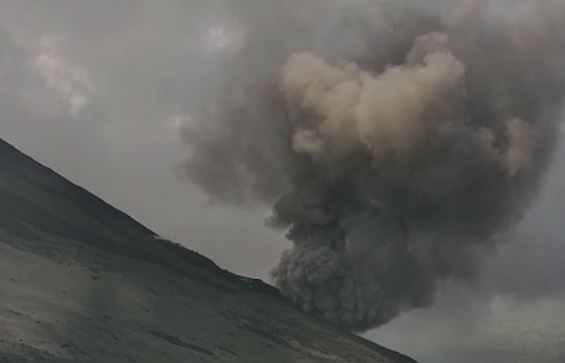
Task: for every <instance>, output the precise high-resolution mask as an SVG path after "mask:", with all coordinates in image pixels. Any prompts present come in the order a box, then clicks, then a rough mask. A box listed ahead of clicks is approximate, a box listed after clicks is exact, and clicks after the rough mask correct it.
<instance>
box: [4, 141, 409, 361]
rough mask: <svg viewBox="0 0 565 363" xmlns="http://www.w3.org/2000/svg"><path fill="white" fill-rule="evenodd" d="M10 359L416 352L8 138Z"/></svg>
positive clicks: (278, 357)
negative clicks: (342, 318) (362, 329)
mask: <svg viewBox="0 0 565 363" xmlns="http://www.w3.org/2000/svg"><path fill="white" fill-rule="evenodd" d="M0 296H1V298H0V361H2V362H29V361H43V362H226V363H227V362H249V363H252V362H257V363H264V362H280V363H288V362H304V363H305V362H312V363H313V362H343V363H345V362H347V363H356V362H359V363H366V362H375V363H405V362H406V363H408V362H414V361H413V360H412V359H410V358H408V357H405V356H403V355H401V354H399V353H396V352H393V351H390V350H388V349H386V348H383V347H381V346H379V345H377V344H374V343H372V342H369V341H366V340H364V339H362V338H360V337H358V336H355V335H353V334H351V333H349V332H347V331H343V330H340V329H339V328H336V327H334V326H332V325H330V324H329V323H326V322H324V321H321V320H320V319H318V318H317V317H314V316H310V315H308V314H306V313H304V312H302V311H300V310H298V309H297V308H295V307H294V306H293V305H292V304H290V303H289V302H287V301H286V300H285V299H284V298H283V297H282V296H281V295H280V294H279V292H278V290H276V289H275V288H273V287H271V286H270V285H268V284H265V283H263V282H262V281H260V280H255V279H250V278H245V277H241V276H238V275H236V274H233V273H230V272H228V271H226V270H223V269H221V268H220V267H218V266H217V265H216V264H214V263H213V262H212V261H211V260H209V259H208V258H206V257H204V256H202V255H200V254H198V253H196V252H193V251H190V250H188V249H186V248H184V247H182V246H181V245H180V244H177V243H174V242H171V241H168V240H164V239H162V238H159V237H158V235H157V234H156V233H155V232H152V231H151V230H149V229H147V228H145V227H144V226H142V225H141V224H139V223H137V222H136V221H135V220H133V219H132V218H130V217H129V216H127V215H126V214H124V213H122V212H120V211H118V210H116V209H115V208H113V207H112V206H110V205H109V204H107V203H105V202H104V201H102V200H100V199H99V198H97V197H96V196H94V195H92V194H91V193H89V192H88V191H86V190H84V189H82V188H80V187H79V186H76V185H74V184H73V183H71V182H69V181H68V180H66V179H65V178H63V177H61V176H59V175H58V174H56V173H55V172H53V171H52V170H50V169H48V168H46V167H44V166H42V165H40V164H39V163H37V162H36V161H34V160H33V159H31V158H29V157H27V156H26V155H24V154H22V153H21V152H19V151H18V150H16V149H15V148H14V147H12V146H11V145H9V144H7V143H6V142H4V141H2V140H0Z"/></svg>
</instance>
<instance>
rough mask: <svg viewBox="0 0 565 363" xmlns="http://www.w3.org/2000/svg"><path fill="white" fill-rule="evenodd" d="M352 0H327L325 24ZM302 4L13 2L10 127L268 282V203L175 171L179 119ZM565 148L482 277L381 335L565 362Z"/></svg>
mask: <svg viewBox="0 0 565 363" xmlns="http://www.w3.org/2000/svg"><path fill="white" fill-rule="evenodd" d="M359 1H361V0H359ZM454 1H455V0H454ZM315 2H316V1H315V0H309V1H304V2H302V4H303V5H302V6H304V7H306V8H308V7H309V6H313V5H312V4H314V3H315ZM339 2H340V0H331V1H329V0H328V1H326V4H329V5H327V7H324V9H323V10H324V11H327V13H324V14H323V15H324V19H325V22H321V24H322V23H323V24H331V23H332V22H333V21H334V20H335V16H336V14H334V13H332V11H331V9H332V4H334V5H335V4H338V3H339ZM285 4H286V3H285ZM288 4H297V3H296V2H293V1H291V2H288ZM287 6H291V5H283V4H282V3H280V2H279V3H277V2H276V1H274V0H273V1H258V0H238V1H231V2H230V1H226V0H214V1H210V0H207V1H206V0H185V1H181V0H167V1H159V2H157V1H152V0H97V1H88V0H84V1H81V0H79V1H75V0H50V1H27V0H0V110H1V114H0V137H2V138H4V139H6V140H7V141H9V142H11V143H13V144H15V145H16V146H17V147H19V148H20V149H21V150H23V151H24V152H26V153H28V154H30V155H32V156H33V157H35V158H37V159H38V160H39V161H41V162H43V163H45V164H46V165H48V166H50V167H52V168H54V169H55V170H56V171H57V172H59V173H61V174H62V175H64V176H66V177H67V178H69V179H71V180H72V181H74V182H76V183H78V184H80V185H82V186H84V187H86V188H87V189H89V190H91V191H92V192H94V193H95V194H97V195H99V196H101V197H102V198H103V199H105V200H107V201H109V202H110V203H112V204H113V205H115V206H116V207H118V208H120V209H122V210H124V211H125V212H127V213H129V214H131V215H132V216H133V217H135V218H136V219H138V220H139V221H140V222H142V223H144V224H146V225H147V226H148V227H150V228H152V229H153V230H155V231H156V232H158V233H160V234H161V235H163V236H164V237H167V238H170V239H173V240H176V241H178V242H181V243H183V244H184V245H186V246H187V247H189V248H191V249H194V250H197V251H199V252H201V253H203V254H205V255H207V256H209V257H211V258H212V259H213V260H215V261H216V262H217V263H218V264H219V265H221V266H223V267H225V268H228V269H230V270H233V271H235V272H237V273H241V274H245V275H251V276H256V277H261V278H264V279H266V278H267V276H268V271H269V270H270V268H271V267H272V266H274V265H275V264H276V262H277V260H278V258H279V254H280V253H281V252H282V250H284V249H285V248H287V247H288V246H289V244H288V242H286V241H285V239H284V236H282V234H280V233H277V232H275V231H272V230H269V229H268V228H267V227H265V226H264V224H263V219H264V218H265V217H266V216H268V211H267V210H263V209H260V208H255V209H247V210H242V209H238V208H234V207H229V206H225V205H214V204H211V203H210V202H209V201H208V199H207V197H205V196H204V195H202V194H201V193H200V192H199V191H198V190H197V189H196V188H194V187H192V186H191V185H190V184H188V183H184V182H181V181H179V179H178V178H177V177H176V176H175V174H174V166H175V165H177V163H178V162H180V161H181V160H182V159H183V158H185V157H186V155H187V153H188V149H187V147H186V145H183V144H182V142H181V140H180V137H179V126H181V125H183V124H184V123H190V122H191V119H192V117H193V114H194V112H195V111H196V107H197V105H198V104H199V102H201V100H202V99H203V97H204V95H205V93H206V92H207V90H208V89H209V87H211V86H210V85H221V81H222V79H223V76H224V73H225V70H224V69H223V67H224V65H225V63H223V62H224V60H225V59H229V57H230V55H231V54H232V53H233V52H235V51H236V49H237V48H238V46H240V45H241V44H242V43H243V41H244V40H245V39H246V38H247V37H249V36H250V35H249V33H250V32H251V30H255V31H256V30H257V29H259V30H260V31H263V28H261V27H265V26H266V24H268V20H265V19H269V17H272V16H276V15H277V14H278V13H280V12H284V11H287V9H286V7H287ZM251 9H252V11H251ZM324 27H325V25H324V26H322V25H321V26H319V27H316V29H317V30H319V31H320V33H323V32H324V31H325V28H324ZM328 27H329V25H328ZM277 30H279V29H277ZM277 30H271V31H277ZM265 31H267V29H265ZM308 36H309V37H310V38H312V39H314V40H313V42H314V43H316V44H318V43H317V41H316V40H317V39H318V38H317V34H308ZM320 37H321V36H320ZM347 39H348V38H347V37H346V36H344V38H343V40H344V42H343V43H345V40H347ZM338 43H342V42H338ZM285 46H288V47H292V45H287V44H285ZM564 157H565V150H559V152H558V154H557V157H556V160H555V162H554V165H553V167H552V169H551V171H550V173H549V175H548V177H547V183H546V184H547V185H546V187H545V188H544V191H543V193H542V195H541V196H540V198H539V201H538V203H537V204H536V205H535V207H534V208H533V209H531V210H530V212H529V213H528V215H527V217H526V218H525V220H524V221H523V222H522V223H520V224H519V225H518V226H517V227H516V228H515V230H513V231H512V232H511V233H510V234H509V235H505V236H501V239H504V240H505V241H506V240H508V241H509V243H505V244H503V245H502V247H500V248H499V250H498V251H496V252H493V253H492V254H491V255H490V256H487V258H486V259H485V263H484V267H483V268H482V271H483V273H482V276H481V278H480V279H479V280H478V281H475V282H472V283H469V284H468V285H467V286H455V285H448V286H447V285H446V286H444V287H443V288H442V290H441V293H440V296H439V297H438V301H437V304H436V305H435V306H434V307H432V308H429V309H425V310H419V311H414V312H411V313H408V314H406V315H404V316H402V317H401V318H399V319H397V320H395V321H393V322H392V323H391V324H389V325H388V326H385V327H383V328H381V329H379V330H377V331H374V332H370V333H368V334H367V337H369V338H371V339H374V340H375V341H377V342H379V343H382V344H386V345H388V346H390V347H392V348H396V349H399V350H401V351H402V352H404V353H408V354H411V355H412V356H414V357H416V358H419V359H420V360H421V361H422V362H423V363H426V362H428V363H432V362H434V363H442V362H446V363H447V362H461V363H465V362H478V361H480V362H485V363H489V362H496V363H504V362H512V363H516V362H518V363H520V362H524V363H526V362H536V363H544V362H548V363H549V362H555V363H557V362H563V361H565V279H563V276H564V273H565V243H564V239H563V237H562V230H563V227H562V225H561V224H562V223H561V220H562V215H563V214H564V213H565V203H563V202H564V201H565V158H564Z"/></svg>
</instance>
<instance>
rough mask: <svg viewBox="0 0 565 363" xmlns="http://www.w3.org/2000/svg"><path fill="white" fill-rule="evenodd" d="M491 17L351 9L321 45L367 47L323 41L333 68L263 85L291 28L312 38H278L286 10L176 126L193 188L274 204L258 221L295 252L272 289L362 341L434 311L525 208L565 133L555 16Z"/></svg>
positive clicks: (561, 49) (313, 57)
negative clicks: (180, 127) (193, 118)
mask: <svg viewBox="0 0 565 363" xmlns="http://www.w3.org/2000/svg"><path fill="white" fill-rule="evenodd" d="M413 3H414V4H413ZM497 4H498V3H496V2H493V3H479V2H476V1H465V2H462V3H458V4H455V5H454V6H447V5H445V4H436V3H432V2H430V4H429V5H428V6H425V7H422V3H421V2H404V1H400V2H399V1H379V2H374V3H365V2H360V3H359V2H350V3H349V7H345V8H344V14H343V15H342V17H341V18H338V20H337V21H336V20H335V19H333V20H332V21H334V23H335V28H331V29H330V30H331V31H328V29H325V31H326V32H327V37H328V38H327V39H333V40H336V39H334V37H333V35H334V34H347V32H348V31H356V32H357V36H358V37H362V39H364V40H365V42H366V44H362V45H361V47H360V48H357V49H355V48H352V49H348V48H347V47H343V48H338V49H335V48H334V47H332V45H333V44H332V43H329V44H326V43H325V42H324V41H325V40H326V39H324V38H323V37H322V38H321V40H320V41H319V42H316V41H314V42H313V45H312V47H314V48H315V47H316V46H318V47H320V49H321V50H320V52H324V51H325V52H324V53H325V54H327V57H328V58H329V59H332V60H331V61H327V60H325V59H323V58H321V57H320V56H318V55H317V54H315V53H312V52H301V53H294V54H292V53H291V54H290V56H289V57H288V59H287V60H285V61H284V64H283V65H282V66H281V68H280V70H279V71H276V72H273V73H269V72H262V68H263V65H264V64H265V63H266V64H269V65H277V64H278V63H279V62H280V59H279V58H278V56H279V55H280V54H282V56H283V57H284V56H285V53H284V52H285V51H289V50H293V47H289V49H288V50H286V49H284V46H283V47H282V48H283V49H280V48H281V46H279V44H278V42H277V41H280V40H281V39H282V41H283V43H284V40H285V39H287V38H289V39H291V40H293V39H299V37H298V36H297V35H296V36H295V35H294V34H293V31H292V30H291V29H293V28H294V29H299V32H305V33H308V34H309V33H316V30H317V26H316V25H317V24H314V25H311V24H310V22H309V21H305V22H304V23H300V22H299V23H298V24H292V28H287V26H288V24H289V23H292V21H289V20H288V19H291V20H294V19H295V18H297V17H296V16H294V14H295V12H301V13H302V12H303V11H304V10H306V11H314V10H313V9H308V8H306V9H303V8H302V7H301V6H295V7H293V8H291V9H290V10H288V11H286V12H285V11H281V13H280V14H279V16H278V20H279V21H280V24H281V25H280V29H279V30H278V31H277V32H276V33H275V34H270V33H260V34H258V35H257V36H255V37H254V35H253V34H252V35H251V37H250V39H249V41H248V42H249V43H247V44H246V46H243V47H242V48H241V50H240V51H239V52H237V53H236V55H235V56H234V57H233V59H230V60H228V62H227V63H226V65H227V67H228V68H229V69H230V70H231V71H233V72H235V74H237V75H238V78H237V79H234V78H232V79H230V78H229V75H228V77H227V78H228V80H227V86H228V87H226V90H227V91H225V93H222V94H221V96H218V97H217V98H216V99H214V98H212V101H210V103H208V104H207V105H206V107H205V108H204V110H203V111H202V113H201V114H200V115H198V118H197V122H196V123H195V124H190V125H187V126H186V127H185V130H184V135H185V140H186V142H187V143H188V144H189V145H190V147H191V152H192V155H191V156H190V158H189V159H188V161H187V162H186V163H185V165H184V171H185V172H186V176H187V177H188V178H189V179H190V180H191V181H192V182H194V183H196V184H197V185H199V186H200V187H201V188H202V189H203V191H205V192H206V193H208V194H209V195H210V196H211V197H212V198H213V199H217V200H222V201H227V202H232V203H240V204H241V203H247V202H250V201H253V200H257V201H259V202H266V203H269V204H273V216H272V217H271V218H270V219H269V220H268V223H269V224H270V225H271V226H273V227H275V228H281V229H288V233H287V238H288V239H289V240H291V241H292V242H293V247H292V248H291V249H290V250H288V251H285V252H284V254H283V256H282V258H281V260H280V262H279V264H278V266H277V267H275V269H274V270H273V271H272V276H273V279H274V282H275V283H276V285H277V286H278V287H279V288H280V289H281V291H282V292H283V293H284V294H285V295H286V296H288V297H289V298H290V299H292V300H293V301H295V302H296V303H297V304H299V305H300V306H301V307H302V308H303V309H304V310H306V311H313V312H315V313H318V314H320V315H321V316H323V317H324V318H326V319H328V320H329V321H331V322H333V323H335V324H338V325H343V326H345V327H348V328H351V329H353V330H367V329H370V328H374V327H377V326H380V325H382V324H385V323H387V322H389V321H390V320H391V319H392V318H394V317H396V316H398V315H399V314H400V313H401V312H403V311H405V310H410V309H413V308H418V307H424V306H427V305H429V304H431V303H432V302H433V298H434V292H435V289H436V286H437V285H438V283H439V282H441V281H442V280H448V279H464V278H468V277H472V276H473V275H474V273H475V271H476V266H477V264H478V262H477V261H476V260H477V258H478V256H480V255H481V254H482V253H485V252H486V251H484V250H480V249H485V247H484V246H485V245H489V244H492V243H494V242H496V240H497V239H498V234H499V233H501V232H504V229H505V228H507V227H508V226H509V225H511V224H512V223H513V222H515V221H516V220H518V219H519V218H520V217H521V216H522V214H523V213H524V210H525V209H526V208H527V207H528V206H529V205H530V203H531V200H532V198H533V197H535V195H536V191H537V189H538V185H539V183H540V181H541V179H542V177H543V174H544V171H545V169H546V166H547V163H548V161H549V160H550V159H551V157H552V154H553V150H554V145H555V141H556V137H555V136H556V135H557V130H558V125H559V121H560V115H559V107H560V103H561V101H562V98H563V91H564V87H565V82H564V81H565V79H564V77H563V71H564V67H563V63H564V61H565V38H563V36H562V35H561V34H563V31H564V30H565V29H563V24H565V22H564V21H565V4H559V3H553V2H549V1H540V2H538V3H536V4H531V3H525V2H517V3H516V4H514V8H513V9H512V10H511V11H504V10H502V11H501V10H499V9H497V8H496V6H495V5H497ZM314 9H315V10H316V11H318V8H314ZM324 10H325V7H324V6H322V7H321V9H320V10H319V11H320V12H322V11H324ZM349 10H351V12H348V11H349ZM350 14H354V15H355V16H354V15H350ZM287 18H288V19H287ZM278 23H279V22H275V26H277V25H278ZM310 28H313V29H310ZM322 34H326V33H322ZM310 41H312V40H310V39H307V40H306V41H303V43H304V45H303V46H304V47H308V48H307V49H310V44H309V42H310ZM337 41H338V42H339V43H341V39H340V38H339V36H338V37H337ZM273 48H274V49H273ZM238 61H239V62H238ZM232 64H233V68H231V65H232Z"/></svg>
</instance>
